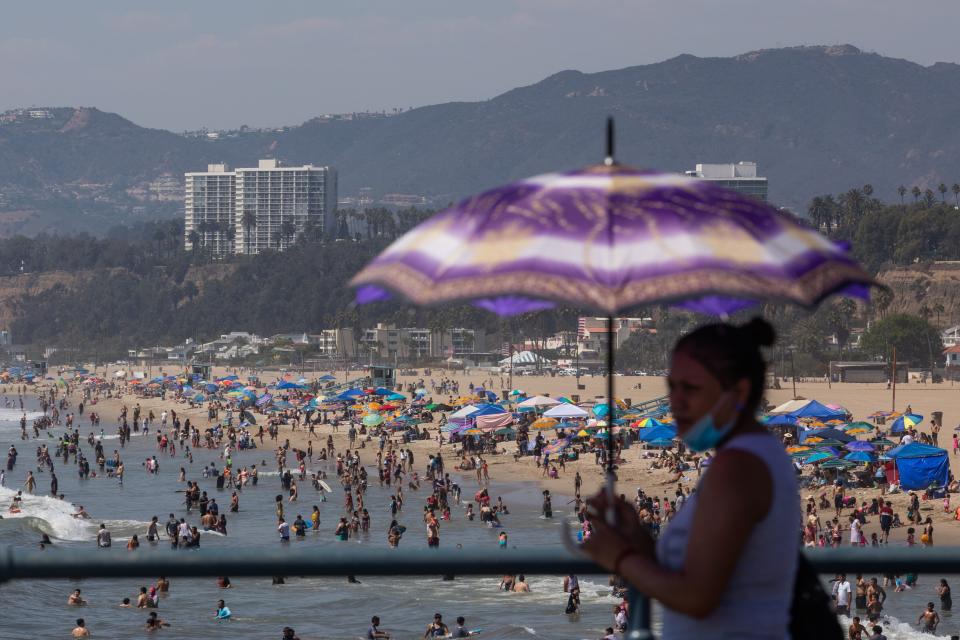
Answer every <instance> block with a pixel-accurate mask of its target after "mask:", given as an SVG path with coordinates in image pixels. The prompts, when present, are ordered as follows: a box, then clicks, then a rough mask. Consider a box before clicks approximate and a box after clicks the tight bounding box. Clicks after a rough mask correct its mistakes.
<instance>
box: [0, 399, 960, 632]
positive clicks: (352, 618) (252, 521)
mask: <svg viewBox="0 0 960 640" xmlns="http://www.w3.org/2000/svg"><path fill="white" fill-rule="evenodd" d="M27 408H28V410H29V409H31V407H29V406H28V407H27ZM20 415H21V413H20V412H19V411H18V410H8V409H0V447H2V448H3V451H6V449H7V448H8V447H9V446H10V445H11V444H14V445H16V447H17V449H18V451H19V452H20V457H19V460H18V462H17V466H16V468H15V470H14V471H13V472H10V473H8V474H7V477H6V486H5V487H0V508H2V511H0V513H3V515H4V518H3V519H2V520H0V544H13V545H18V546H19V545H36V544H38V542H39V539H40V536H41V534H43V533H46V534H48V535H49V536H50V537H51V538H52V539H53V540H54V545H53V547H52V548H51V549H49V551H50V552H51V553H56V550H57V549H59V548H65V547H80V548H90V549H94V547H95V542H94V540H95V533H96V528H97V527H98V526H99V524H100V523H104V524H106V525H107V527H108V529H110V531H111V533H112V536H113V544H114V546H113V547H112V548H111V549H109V550H99V551H97V553H100V554H102V555H103V556H104V560H105V561H107V559H108V558H109V557H110V556H111V555H116V554H126V553H131V552H129V551H127V550H126V549H125V544H126V541H127V540H128V539H129V538H130V536H132V535H134V534H138V535H139V537H140V538H141V543H142V546H141V547H140V549H139V550H137V551H135V552H133V553H148V554H170V553H203V549H205V548H211V547H215V548H229V547H231V546H250V545H251V544H253V545H259V544H262V545H266V546H274V547H275V546H277V545H279V544H280V543H279V542H278V540H277V534H276V531H275V526H274V524H273V522H274V520H273V518H274V515H273V514H274V511H273V505H274V497H275V496H276V495H277V494H278V493H284V492H283V491H282V488H281V487H280V481H279V478H278V477H277V476H276V475H273V474H267V473H265V474H261V476H262V477H261V479H260V483H259V485H258V486H257V487H256V488H248V489H245V490H244V491H243V492H242V494H241V496H240V509H241V510H240V512H239V513H237V514H232V513H229V512H228V510H227V507H228V505H229V500H230V491H229V490H224V491H218V490H217V489H216V485H215V482H214V480H212V479H203V478H202V477H201V474H200V472H201V470H202V469H203V467H204V465H205V464H207V463H209V462H215V463H216V464H217V466H218V467H220V466H221V465H222V461H221V460H220V459H219V453H220V452H219V450H207V449H200V450H196V451H194V462H193V464H192V465H190V464H189V463H188V461H187V460H186V459H184V458H183V457H182V452H181V451H178V455H177V457H176V458H172V457H171V456H169V455H160V454H159V452H158V451H157V450H156V439H155V438H154V437H153V436H150V437H144V436H143V435H135V436H134V439H133V441H132V442H131V443H128V445H127V446H126V448H124V449H122V450H121V454H122V456H123V460H124V463H125V466H126V470H127V471H126V477H125V479H124V485H123V486H122V487H120V486H119V485H118V483H117V481H116V480H114V479H110V478H107V477H102V478H101V477H98V478H91V479H88V480H84V481H80V480H79V478H78V477H77V473H76V467H75V465H73V464H70V465H66V466H64V465H62V464H60V462H59V461H55V467H56V471H57V476H58V479H59V483H60V491H61V492H62V493H64V494H65V495H66V499H65V500H63V501H61V500H57V499H54V498H51V497H49V496H42V495H36V496H27V497H26V499H25V500H24V508H23V511H22V512H21V513H20V514H17V515H13V514H9V513H6V512H5V511H6V507H7V506H8V505H9V504H10V502H11V500H12V497H13V495H14V494H15V493H16V490H17V489H19V488H20V487H21V486H22V483H23V481H24V478H25V477H26V473H27V471H28V470H31V469H32V470H34V472H35V475H36V477H37V482H38V488H37V490H38V493H43V492H47V491H49V482H50V479H49V473H48V472H46V471H44V472H40V473H37V472H36V465H35V464H33V462H34V458H35V454H34V452H35V449H36V447H37V446H39V442H37V441H35V440H28V441H26V442H24V441H21V440H20V429H19V419H20ZM32 415H33V414H28V419H31V420H32ZM81 424H83V423H82V422H81ZM104 428H105V431H106V433H107V436H108V437H107V439H105V440H104V449H105V453H106V454H107V457H108V458H109V457H110V456H109V454H110V453H112V451H113V449H115V448H117V447H118V445H119V443H118V441H117V439H116V437H115V436H113V433H112V432H114V431H115V428H114V426H113V425H104ZM54 432H56V433H60V432H61V429H60V428H55V429H54ZM88 432H89V428H83V427H81V429H80V433H81V435H85V434H86V433H88ZM111 436H113V437H111ZM41 441H44V442H48V443H49V444H50V445H51V446H52V445H53V443H54V439H53V438H49V437H47V436H46V435H45V434H44V433H42V432H41ZM81 448H82V449H83V450H84V451H85V452H86V454H87V455H88V457H92V455H93V452H92V450H91V449H90V447H89V446H88V445H87V443H86V442H85V440H83V439H81ZM152 455H157V457H158V459H159V461H160V473H159V474H156V475H152V474H147V473H146V471H145V469H144V467H143V466H142V463H143V462H144V461H145V459H146V458H147V457H148V456H152ZM234 461H235V464H239V465H244V466H246V465H249V464H253V463H257V464H258V466H259V463H261V462H263V461H265V462H266V463H268V464H266V468H268V469H273V468H275V466H274V464H273V454H272V452H271V451H270V449H269V448H265V449H262V450H251V451H244V452H238V453H237V454H235V455H234ZM181 466H183V467H185V468H186V469H187V478H188V479H190V480H197V481H199V482H200V484H201V489H202V490H205V491H207V492H208V494H209V495H210V496H212V497H215V498H216V499H217V502H218V503H219V504H220V507H221V513H224V512H226V515H227V520H228V535H227V536H220V535H215V534H203V535H202V544H201V549H200V550H177V551H173V550H171V549H169V548H168V545H167V544H165V543H163V542H161V544H159V545H157V546H151V545H149V544H147V543H146V542H145V537H146V536H145V533H146V527H147V523H148V522H149V521H150V518H151V516H154V515H156V516H158V518H159V520H160V523H161V532H162V524H163V523H164V522H165V521H166V519H167V515H168V514H169V513H174V514H176V516H177V517H178V518H179V517H181V516H186V517H187V519H188V521H189V522H191V523H193V524H198V520H199V515H198V514H197V512H196V511H194V512H193V513H192V514H190V515H187V514H186V512H185V510H184V505H183V495H182V493H177V491H178V490H181V489H183V484H181V483H179V482H177V476H178V472H179V469H180V467H181ZM418 466H419V465H418ZM95 468H96V467H94V469H95ZM313 469H323V470H326V471H327V472H328V474H329V475H330V476H333V468H332V465H330V464H327V463H321V462H316V461H315V462H314V463H313ZM495 480H496V479H495ZM330 484H331V486H332V487H333V489H334V493H333V494H332V496H331V497H330V499H329V501H328V502H320V496H319V494H318V493H317V492H315V491H314V490H313V488H312V487H311V486H309V482H305V483H302V484H301V486H300V500H299V501H298V502H297V503H295V504H293V505H291V504H290V503H287V504H286V505H285V506H286V511H287V514H292V515H293V516H296V514H297V513H301V514H302V515H303V516H304V518H305V519H309V513H310V511H311V510H312V506H313V505H314V504H317V505H319V507H320V511H321V525H320V527H319V529H320V530H319V531H318V532H316V533H314V532H312V531H311V532H308V534H307V537H306V539H305V540H302V541H297V540H294V541H293V542H292V543H291V544H290V545H289V547H290V551H291V553H295V552H296V549H297V547H298V546H300V545H310V546H320V547H330V548H333V546H334V545H344V544H358V545H363V546H380V547H386V545H387V543H386V528H387V525H388V524H389V522H390V511H389V504H390V490H389V488H386V487H385V488H380V487H379V486H377V483H376V481H375V477H374V481H373V483H372V486H371V487H370V489H369V490H368V492H367V497H366V506H367V508H368V510H369V511H370V513H371V517H372V522H371V532H370V534H369V535H367V536H364V535H362V534H361V536H360V537H358V538H356V539H351V540H350V541H349V542H345V543H344V542H338V541H336V540H334V538H333V529H334V527H335V525H336V522H337V520H338V518H339V516H340V515H341V511H342V506H341V505H342V494H341V493H340V492H339V490H338V489H339V487H338V484H337V483H336V481H335V480H334V481H332V482H330ZM461 484H462V487H463V494H464V496H467V495H472V494H473V492H474V491H476V485H475V484H474V483H473V482H471V481H470V480H469V479H464V480H463V481H462V483H461ZM632 491H633V488H632V487H631V488H630V491H628V493H631V492H632ZM491 493H492V495H493V496H495V497H496V496H501V497H502V498H503V500H504V502H505V503H506V504H507V505H508V507H509V508H510V514H509V515H507V516H504V517H503V524H504V529H505V530H506V531H507V532H508V534H509V538H510V545H511V546H516V547H518V548H519V549H521V550H522V549H523V548H524V547H527V548H532V547H534V546H536V547H541V548H542V547H543V546H547V547H552V546H555V547H557V548H558V550H559V548H560V547H561V542H560V520H561V518H564V517H568V518H570V517H572V512H571V511H570V507H569V506H565V505H564V504H563V502H565V501H562V500H555V507H557V508H555V510H554V516H555V517H554V518H553V519H552V520H547V519H544V518H542V517H541V516H540V492H539V488H538V487H537V486H536V484H535V483H501V482H495V484H494V485H493V487H492V490H491ZM405 495H406V499H407V501H406V506H405V509H404V511H403V512H401V514H400V517H399V518H398V520H399V521H400V523H401V524H404V525H406V526H407V528H408V531H407V533H406V535H405V536H404V538H403V540H402V542H401V544H400V548H399V549H398V551H397V552H398V553H403V550H404V548H409V547H417V548H419V547H421V546H423V545H424V544H425V540H424V538H425V534H424V532H423V525H422V522H421V519H420V513H421V508H422V504H423V501H424V499H425V498H426V494H425V492H424V490H421V491H420V492H405ZM78 505H83V507H84V508H85V509H86V511H87V512H88V513H89V514H90V515H91V519H90V520H86V521H84V520H78V519H75V518H73V517H72V514H73V513H74V512H75V511H76V510H77V508H78ZM498 533H499V532H498V530H495V529H489V528H487V527H486V526H483V525H481V523H480V522H479V519H477V520H475V521H473V522H470V521H467V519H466V518H465V517H464V516H463V508H462V507H455V508H454V511H453V518H452V520H451V521H450V522H444V523H442V535H441V545H442V546H445V545H454V544H457V543H460V544H463V545H464V546H473V547H481V548H482V547H486V548H489V549H490V552H491V553H497V552H498V549H497V534H498ZM941 577H945V576H926V575H924V576H921V577H920V582H919V584H918V587H917V588H916V589H914V590H911V591H907V592H905V593H893V590H892V587H891V589H889V590H888V592H889V599H888V600H887V606H886V612H885V613H887V614H889V616H890V617H889V618H888V619H887V620H886V621H885V622H884V624H883V627H884V633H885V634H886V635H887V637H888V638H890V639H891V640H894V639H901V638H930V637H932V636H930V635H924V634H920V633H919V632H917V631H916V630H915V628H911V627H910V625H908V624H907V623H906V622H904V621H914V622H915V621H916V619H917V616H918V615H919V614H920V611H921V610H922V609H923V607H924V605H925V604H926V602H927V601H934V602H938V600H937V598H936V583H937V581H938V580H939V578H941ZM500 578H501V576H499V575H495V576H489V577H476V578H462V577H458V578H456V579H455V580H453V581H443V580H441V579H440V577H439V576H437V577H436V578H433V577H409V578H404V577H400V578H396V577H394V578H381V577H363V578H360V580H361V583H360V584H349V583H348V582H347V580H346V578H298V577H288V578H287V580H286V584H284V585H279V586H277V585H272V584H271V579H270V578H269V577H264V578H236V579H233V580H232V583H233V588H231V589H228V590H222V589H218V588H217V585H216V582H215V580H214V579H211V578H202V579H177V578H174V579H171V589H170V592H169V594H168V595H167V596H165V597H162V598H161V602H160V607H159V609H158V610H157V611H158V613H159V615H160V617H161V618H163V619H164V620H166V621H167V622H169V623H170V624H171V625H172V626H171V628H170V629H169V630H167V631H166V632H165V634H167V635H175V636H176V637H179V638H201V637H204V638H208V637H211V636H219V635H227V634H229V637H231V638H233V639H237V640H245V639H251V640H253V639H258V640H260V639H264V638H280V636H281V630H282V628H283V627H284V626H291V627H293V628H294V629H296V632H297V634H298V635H299V636H300V637H301V638H302V639H303V640H307V639H316V638H329V639H340V638H342V639H355V638H361V637H365V634H366V629H367V627H368V626H369V622H370V617H371V616H373V615H377V616H379V617H380V619H381V628H382V629H383V630H386V631H388V632H390V633H391V634H392V636H393V637H394V638H400V639H403V638H420V637H422V635H423V630H424V629H425V628H426V625H427V624H428V623H429V622H431V621H432V618H433V614H434V612H440V613H442V614H443V615H444V621H445V622H447V623H448V624H453V622H454V620H455V619H456V617H457V616H460V615H462V616H464V617H465V618H466V620H467V626H468V627H469V628H482V629H483V632H482V634H481V636H480V637H481V638H490V639H491V640H499V639H508V638H509V639H514V638H531V639H552V638H558V639H559V638H577V639H579V638H599V637H600V636H602V635H603V630H604V628H605V627H607V626H610V625H612V608H613V606H614V605H615V604H616V603H617V602H618V601H617V599H615V598H614V597H612V595H611V594H610V588H609V587H608V586H607V584H606V576H602V575H597V576H581V577H580V584H581V590H582V594H581V600H582V612H581V613H580V614H579V615H577V616H567V615H565V614H564V612H563V611H564V606H565V604H566V595H565V594H564V593H563V589H562V578H560V577H558V576H528V581H529V583H530V587H531V593H529V594H513V593H504V592H501V591H499V590H498V588H497V585H498V584H499V581H500ZM948 579H949V577H948ZM152 584H153V581H152V580H149V581H148V580H145V579H110V580H104V579H99V580H98V579H83V580H30V581H17V582H13V583H10V584H3V585H0V611H2V612H3V616H2V618H0V639H6V638H11V639H20V638H26V637H41V638H55V637H67V636H68V634H69V631H70V629H72V628H73V626H74V621H75V619H76V618H78V617H83V618H84V619H85V620H86V623H87V626H88V628H89V629H90V631H91V634H92V635H93V636H94V637H99V638H116V639H125V638H141V637H143V635H144V630H143V625H144V621H145V619H146V617H147V612H145V611H143V610H138V609H135V608H133V609H123V608H120V607H119V604H120V602H121V600H122V599H123V598H124V597H128V598H130V599H131V601H133V602H136V597H137V594H138V592H139V589H140V587H141V586H147V587H149V586H151V585H152ZM75 588H80V589H82V595H83V597H84V598H85V599H86V600H87V601H88V603H89V604H88V605H87V606H85V607H82V608H78V607H70V606H67V604H66V601H67V596H68V595H69V594H70V592H71V591H72V590H73V589H75ZM220 598H223V599H224V600H226V602H227V605H228V606H229V607H230V608H231V610H232V613H233V618H232V620H230V621H229V622H223V623H218V622H217V621H215V620H214V619H213V614H214V612H215V608H216V602H217V600H218V599H220ZM654 613H655V622H656V618H657V617H658V616H657V615H656V610H655V612H654ZM949 615H950V614H943V623H942V624H941V629H942V631H943V633H944V634H945V635H944V637H949V635H950V633H956V632H957V631H956V630H957V628H958V626H960V625H958V624H957V623H955V622H954V621H953V620H952V618H951V617H949ZM224 625H227V628H225V626H224ZM657 627H658V625H657V624H655V630H656V628H657Z"/></svg>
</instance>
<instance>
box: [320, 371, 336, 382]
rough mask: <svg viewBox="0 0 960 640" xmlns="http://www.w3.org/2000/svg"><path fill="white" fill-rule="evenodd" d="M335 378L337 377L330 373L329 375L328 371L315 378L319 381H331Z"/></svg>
mask: <svg viewBox="0 0 960 640" xmlns="http://www.w3.org/2000/svg"><path fill="white" fill-rule="evenodd" d="M336 379H337V377H336V376H332V375H330V374H329V373H328V374H326V375H323V376H320V377H319V378H317V380H319V381H320V382H331V381H333V380H336Z"/></svg>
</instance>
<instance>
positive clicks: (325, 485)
mask: <svg viewBox="0 0 960 640" xmlns="http://www.w3.org/2000/svg"><path fill="white" fill-rule="evenodd" d="M317 484H319V485H320V486H321V487H323V490H324V491H328V492H331V493H332V492H333V489H331V488H330V485H328V484H327V483H326V482H324V481H323V480H317Z"/></svg>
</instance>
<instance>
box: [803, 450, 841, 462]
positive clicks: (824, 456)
mask: <svg viewBox="0 0 960 640" xmlns="http://www.w3.org/2000/svg"><path fill="white" fill-rule="evenodd" d="M835 457H836V456H834V455H833V454H832V453H827V452H826V451H816V452H814V453H812V454H810V455H809V456H807V458H806V462H807V464H810V463H811V462H821V461H823V460H829V459H830V458H835Z"/></svg>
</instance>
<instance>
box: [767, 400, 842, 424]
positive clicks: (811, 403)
mask: <svg viewBox="0 0 960 640" xmlns="http://www.w3.org/2000/svg"><path fill="white" fill-rule="evenodd" d="M793 402H798V401H796V400H795V401H793ZM800 402H803V405H802V406H795V407H794V408H791V409H788V410H786V411H780V408H781V407H785V406H786V405H789V404H790V403H789V402H787V403H784V404H782V405H780V406H779V407H777V408H776V409H774V410H773V411H771V412H770V413H773V414H786V415H789V416H791V417H794V418H822V419H825V420H827V419H830V418H842V417H843V416H846V415H847V413H846V412H845V411H844V410H843V409H831V408H830V407H828V406H827V405H825V404H822V403H820V402H817V401H816V400H802V401H800Z"/></svg>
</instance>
